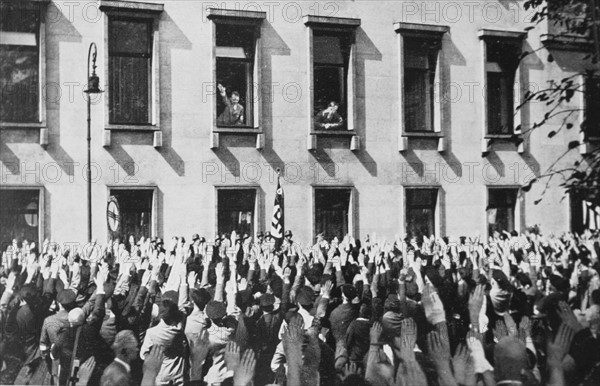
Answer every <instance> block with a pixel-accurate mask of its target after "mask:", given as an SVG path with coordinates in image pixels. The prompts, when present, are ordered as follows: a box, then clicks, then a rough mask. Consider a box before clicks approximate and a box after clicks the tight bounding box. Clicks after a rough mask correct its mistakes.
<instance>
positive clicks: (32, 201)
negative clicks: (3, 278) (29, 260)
mask: <svg viewBox="0 0 600 386" xmlns="http://www.w3.org/2000/svg"><path fill="white" fill-rule="evenodd" d="M39 199H40V191H39V190H35V189H31V190H16V189H15V190H13V189H1V190H0V247H1V248H2V251H5V250H6V247H7V246H8V245H11V244H12V240H15V239H16V240H17V242H18V243H19V245H20V244H21V243H22V242H23V240H27V241H28V242H29V243H31V242H35V243H36V244H37V245H38V246H39V245H40V244H39V219H40V207H39V204H40V203H39Z"/></svg>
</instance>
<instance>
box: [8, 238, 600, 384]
mask: <svg viewBox="0 0 600 386" xmlns="http://www.w3.org/2000/svg"><path fill="white" fill-rule="evenodd" d="M271 241H272V240H268V239H267V238H265V237H264V236H263V234H262V233H261V234H258V235H257V236H256V237H254V238H252V237H247V236H244V237H239V236H238V235H235V233H233V234H232V235H227V236H226V237H225V236H224V237H221V238H218V239H217V240H215V241H210V242H208V241H205V239H204V238H201V237H198V235H194V236H193V237H192V239H191V241H189V242H186V241H185V240H184V238H182V237H175V238H173V239H171V240H170V241H168V242H167V244H164V243H163V241H162V240H161V239H157V238H152V239H144V238H142V239H140V240H135V239H134V238H133V237H131V238H129V240H127V241H124V242H122V243H121V242H120V241H119V240H116V241H110V242H108V244H107V245H105V246H100V245H95V244H94V245H92V247H88V248H81V250H79V251H74V250H71V249H69V250H66V251H63V250H61V249H59V248H58V244H55V243H50V242H48V241H47V240H46V241H45V242H44V243H43V245H40V246H36V245H35V244H34V243H27V242H26V241H25V240H19V241H17V240H15V241H13V244H12V245H11V246H8V247H7V248H6V249H5V251H3V255H2V267H1V271H0V277H1V285H0V294H1V300H0V309H1V312H0V318H1V320H0V323H1V333H2V335H1V343H0V362H1V363H2V372H1V373H0V383H4V384H6V383H14V384H54V385H58V384H60V385H65V384H68V385H97V384H100V385H139V384H142V385H230V384H233V385H236V386H238V385H239V386H246V385H269V384H277V385H310V386H316V385H405V386H419V385H461V386H462V385H465V386H472V385H485V386H491V385H555V386H559V385H590V386H591V385H594V386H598V385H600V337H599V336H598V333H599V327H600V280H599V271H600V264H599V263H598V254H599V253H600V244H599V243H600V237H598V235H597V234H595V233H594V232H591V231H589V230H587V231H585V232H584V233H583V234H581V235H576V234H572V233H565V234H563V235H561V236H560V237H558V236H554V235H542V234H541V232H540V230H539V228H531V229H528V230H527V231H525V232H524V233H523V234H517V233H516V232H512V233H507V232H503V233H497V232H496V233H494V235H493V236H491V237H489V238H488V239H487V240H480V239H479V238H478V237H476V238H468V237H460V238H456V239H452V238H447V237H444V238H438V237H434V236H431V237H422V238H419V239H418V240H417V239H415V238H412V239H402V238H400V237H398V238H397V239H396V240H391V241H390V240H388V241H386V240H382V239H378V238H377V237H375V236H374V235H373V234H371V237H370V238H369V237H368V236H367V237H366V238H365V239H364V240H355V239H354V238H352V237H350V236H346V237H344V239H343V240H339V239H337V238H334V239H333V240H325V239H324V238H323V237H322V236H320V237H318V239H317V241H316V243H315V244H314V245H311V246H309V247H302V246H300V244H299V243H297V242H296V241H295V240H293V239H292V236H291V233H287V237H286V238H285V239H284V240H283V242H282V243H275V244H274V243H273V242H271ZM311 244H312V243H311Z"/></svg>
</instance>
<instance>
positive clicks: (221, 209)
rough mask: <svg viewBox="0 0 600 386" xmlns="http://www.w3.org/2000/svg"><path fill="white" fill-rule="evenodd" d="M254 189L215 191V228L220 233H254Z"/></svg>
mask: <svg viewBox="0 0 600 386" xmlns="http://www.w3.org/2000/svg"><path fill="white" fill-rule="evenodd" d="M255 205H256V190H254V189H231V190H229V189H220V190H218V193H217V211H218V219H217V230H218V232H219V234H220V235H222V234H224V233H225V234H231V232H233V231H235V232H236V233H237V234H238V235H244V234H247V235H249V236H252V235H254V208H255Z"/></svg>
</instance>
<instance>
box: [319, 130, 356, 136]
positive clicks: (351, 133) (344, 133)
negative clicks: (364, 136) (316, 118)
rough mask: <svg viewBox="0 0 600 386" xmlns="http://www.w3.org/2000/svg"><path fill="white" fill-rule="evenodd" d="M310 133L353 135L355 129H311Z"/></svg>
mask: <svg viewBox="0 0 600 386" xmlns="http://www.w3.org/2000/svg"><path fill="white" fill-rule="evenodd" d="M310 135H322V136H328V137H354V136H355V135H357V134H356V131H355V130H313V131H311V132H310Z"/></svg>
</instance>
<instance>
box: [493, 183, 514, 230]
mask: <svg viewBox="0 0 600 386" xmlns="http://www.w3.org/2000/svg"><path fill="white" fill-rule="evenodd" d="M517 193H518V189H511V188H490V189H488V207H487V222H488V234H489V235H491V234H493V233H494V232H495V231H498V232H502V231H507V232H511V231H513V230H515V206H516V202H517Z"/></svg>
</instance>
